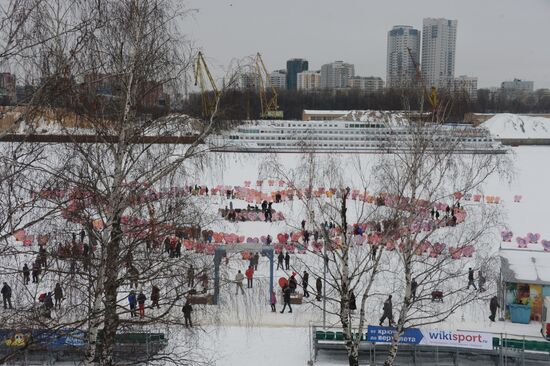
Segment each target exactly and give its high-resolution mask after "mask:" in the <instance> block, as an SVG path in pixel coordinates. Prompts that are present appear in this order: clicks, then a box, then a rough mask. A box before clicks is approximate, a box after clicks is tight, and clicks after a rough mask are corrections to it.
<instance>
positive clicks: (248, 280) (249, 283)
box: [244, 266, 254, 288]
mask: <svg viewBox="0 0 550 366" xmlns="http://www.w3.org/2000/svg"><path fill="white" fill-rule="evenodd" d="M244 275H245V276H246V284H247V286H246V287H247V288H252V279H253V278H254V267H252V266H248V269H247V270H246V271H245V272H244Z"/></svg>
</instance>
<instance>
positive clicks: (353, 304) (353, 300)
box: [349, 291, 357, 311]
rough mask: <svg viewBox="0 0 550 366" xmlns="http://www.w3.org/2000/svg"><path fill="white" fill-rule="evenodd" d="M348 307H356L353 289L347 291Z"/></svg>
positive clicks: (354, 308)
mask: <svg viewBox="0 0 550 366" xmlns="http://www.w3.org/2000/svg"><path fill="white" fill-rule="evenodd" d="M349 309H350V310H352V311H353V310H356V309H357V303H356V301H355V294H354V293H353V291H350V292H349Z"/></svg>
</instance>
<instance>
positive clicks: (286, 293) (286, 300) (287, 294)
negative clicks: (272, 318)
mask: <svg viewBox="0 0 550 366" xmlns="http://www.w3.org/2000/svg"><path fill="white" fill-rule="evenodd" d="M283 301H284V305H283V310H281V314H282V313H284V312H285V309H286V306H287V305H288V312H289V313H292V306H290V287H289V286H288V284H286V285H284V287H283Z"/></svg>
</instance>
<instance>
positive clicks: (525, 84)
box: [500, 79, 535, 92]
mask: <svg viewBox="0 0 550 366" xmlns="http://www.w3.org/2000/svg"><path fill="white" fill-rule="evenodd" d="M500 87H501V89H502V90H504V91H510V92H532V91H533V90H534V88H535V83H534V82H532V81H527V80H521V79H514V80H512V81H503V82H502V84H500Z"/></svg>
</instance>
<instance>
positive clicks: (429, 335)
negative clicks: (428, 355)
mask: <svg viewBox="0 0 550 366" xmlns="http://www.w3.org/2000/svg"><path fill="white" fill-rule="evenodd" d="M422 335H423V337H422V340H421V341H420V344H425V345H430V346H447V347H464V348H478V349H489V350H490V349H493V335H492V334H490V333H482V332H465V331H458V330H450V331H449V330H425V329H422Z"/></svg>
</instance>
